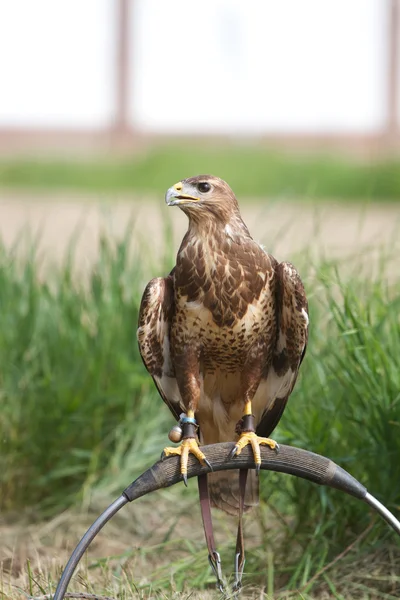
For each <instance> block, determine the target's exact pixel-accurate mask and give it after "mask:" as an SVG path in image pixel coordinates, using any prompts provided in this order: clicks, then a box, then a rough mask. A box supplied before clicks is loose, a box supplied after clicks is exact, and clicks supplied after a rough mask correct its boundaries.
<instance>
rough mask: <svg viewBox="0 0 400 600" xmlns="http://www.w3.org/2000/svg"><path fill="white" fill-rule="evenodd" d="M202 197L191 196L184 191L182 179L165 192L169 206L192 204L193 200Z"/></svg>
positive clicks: (195, 200)
mask: <svg viewBox="0 0 400 600" xmlns="http://www.w3.org/2000/svg"><path fill="white" fill-rule="evenodd" d="M199 200H200V198H198V197H197V196H191V195H190V194H185V193H184V192H183V184H182V182H181V181H179V182H178V183H176V184H175V185H173V186H172V187H170V188H169V189H168V190H167V193H166V194H165V202H166V203H167V204H168V206H176V205H179V204H190V203H192V202H198V201H199Z"/></svg>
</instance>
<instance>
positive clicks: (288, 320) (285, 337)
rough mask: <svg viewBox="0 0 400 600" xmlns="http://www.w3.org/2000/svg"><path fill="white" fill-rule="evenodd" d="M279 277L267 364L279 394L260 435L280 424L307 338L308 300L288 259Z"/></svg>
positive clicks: (280, 267)
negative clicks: (273, 334) (274, 326)
mask: <svg viewBox="0 0 400 600" xmlns="http://www.w3.org/2000/svg"><path fill="white" fill-rule="evenodd" d="M275 274H276V277H277V288H276V319H277V340H276V345H275V350H274V353H273V356H272V361H271V363H270V364H269V365H266V379H267V382H268V383H269V382H272V381H273V385H274V387H275V389H276V397H275V399H274V400H273V401H272V402H271V403H270V404H269V406H268V407H267V409H266V410H265V411H264V413H263V414H262V416H261V419H260V422H259V424H258V426H257V434H258V435H261V436H265V437H268V436H269V435H270V434H271V433H272V431H273V430H274V429H275V427H276V426H277V424H278V422H279V420H280V418H281V416H282V414H283V411H284V410H285V406H286V403H287V401H288V398H289V396H290V394H291V392H292V390H293V387H294V384H295V383H296V379H297V375H298V372H299V368H300V364H301V362H302V360H303V358H304V355H305V352H306V348H307V341H308V321H309V319H308V303H307V298H306V294H305V291H304V286H303V283H302V281H301V279H300V276H299V274H298V272H297V271H296V269H295V267H294V266H293V265H292V264H291V263H289V262H282V263H279V264H278V265H277V266H276V267H275Z"/></svg>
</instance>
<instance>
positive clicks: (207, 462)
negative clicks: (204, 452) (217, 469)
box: [203, 458, 214, 471]
mask: <svg viewBox="0 0 400 600" xmlns="http://www.w3.org/2000/svg"><path fill="white" fill-rule="evenodd" d="M203 460H204V462H205V463H206V465H207V467H208V468H209V469H210V471H213V470H214V469H213V468H212V464H211V463H210V461H209V460H208V459H207V458H203Z"/></svg>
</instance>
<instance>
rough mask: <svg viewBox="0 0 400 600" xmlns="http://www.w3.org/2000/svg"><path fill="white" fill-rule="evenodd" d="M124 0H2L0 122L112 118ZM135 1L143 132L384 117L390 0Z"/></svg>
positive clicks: (334, 126)
mask: <svg viewBox="0 0 400 600" xmlns="http://www.w3.org/2000/svg"><path fill="white" fill-rule="evenodd" d="M116 4H117V3H116V2H115V0H34V1H32V0H12V1H11V0H0V126H4V125H6V126H21V127H23V126H36V127H53V126H55V127H57V126H64V127H65V126H70V127H88V128H89V127H96V126H102V125H107V124H108V123H110V121H111V120H112V119H113V114H114V101H115V97H114V82H115V72H114V67H115V63H114V60H115V55H114V52H115V40H114V35H115V18H116V15H115V8H116ZM133 7H134V10H133V11H132V19H131V23H130V27H131V32H132V36H133V37H132V39H133V41H134V43H133V44H132V46H131V47H132V72H133V74H134V77H131V102H130V115H131V120H132V122H134V124H135V126H136V127H139V128H140V129H142V130H144V131H163V132H171V133H174V132H175V133H179V132H213V131H214V132H223V133H231V134H238V133H246V134H256V135H257V134H263V133H267V132H303V131H305V132H332V131H338V132H345V133H346V132H349V133H351V132H360V131H373V130H375V129H379V128H380V127H381V126H382V124H383V123H384V119H385V74H386V56H385V53H386V49H387V45H386V43H385V37H386V35H387V22H386V19H387V14H388V13H387V7H388V2H387V0H301V1H299V0H246V2H244V1H243V0H201V1H200V0H199V1H197V2H195V1H193V0H192V1H190V0H168V1H167V0H134V3H133ZM399 114H400V106H399Z"/></svg>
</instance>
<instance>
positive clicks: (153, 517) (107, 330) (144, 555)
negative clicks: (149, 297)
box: [0, 0, 400, 600]
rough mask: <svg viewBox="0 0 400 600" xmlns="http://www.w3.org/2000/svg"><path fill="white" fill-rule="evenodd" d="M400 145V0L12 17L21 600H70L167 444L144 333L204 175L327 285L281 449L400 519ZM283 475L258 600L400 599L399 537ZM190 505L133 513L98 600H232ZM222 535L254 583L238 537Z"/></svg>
mask: <svg viewBox="0 0 400 600" xmlns="http://www.w3.org/2000/svg"><path fill="white" fill-rule="evenodd" d="M399 126H400V0H323V1H322V0H302V1H301V2H300V1H299V0H247V1H246V2H243V1H241V0H202V2H194V1H188V0H168V1H166V0H84V1H82V0H35V1H34V2H32V0H13V1H12V2H10V1H7V0H0V444H1V447H0V539H1V543H0V572H1V574H2V575H1V582H2V583H1V586H0V587H1V590H0V595H2V596H3V595H4V598H6V599H7V600H10V599H11V600H15V599H16V598H21V597H24V598H26V597H30V598H31V597H32V596H38V595H41V596H42V595H43V594H48V593H51V592H52V591H54V588H55V585H56V583H57V580H58V577H59V574H60V569H61V566H62V565H63V564H65V561H66V560H67V558H68V555H69V553H70V551H71V550H72V548H73V547H74V545H75V544H76V542H77V541H78V540H79V538H80V537H81V535H82V534H83V532H84V530H85V527H87V526H88V525H89V524H90V522H91V521H92V520H93V519H94V517H95V516H97V515H98V514H99V513H100V512H101V511H102V510H103V509H104V507H105V506H106V505H107V504H108V503H109V502H110V501H111V500H113V499H114V497H116V496H118V495H119V494H120V492H121V490H122V489H124V487H126V485H128V484H129V483H130V481H131V480H132V479H134V477H136V476H138V475H139V474H140V473H141V472H143V470H144V469H145V468H147V467H148V466H150V465H151V464H153V462H154V461H155V460H156V459H157V458H158V456H159V454H160V451H161V449H162V448H163V447H164V445H165V444H166V442H167V432H168V430H169V429H170V427H171V426H172V417H171V415H170V413H169V412H168V410H167V408H166V407H164V405H163V403H162V401H161V399H160V398H159V396H158V395H157V392H156V390H155V388H154V385H153V382H152V381H151V378H150V377H149V376H148V374H147V373H146V371H145V369H144V367H143V365H142V362H141V359H140V356H139V353H138V349H137V345H136V336H135V331H136V323H137V317H138V309H139V304H140V300H141V295H142V292H143V289H144V286H145V285H146V283H147V282H148V281H149V279H150V278H152V277H154V276H159V275H165V274H166V273H167V272H169V270H170V269H171V267H172V266H173V264H174V260H175V254H176V250H177V247H178V244H179V242H180V240H181V238H182V235H183V233H184V231H185V229H186V227H187V220H186V217H185V215H184V214H183V213H182V212H181V211H179V210H178V209H169V208H167V207H166V206H165V204H164V193H165V190H166V189H167V188H168V187H170V186H171V185H173V184H174V183H175V182H177V181H179V180H181V179H182V178H185V177H190V176H193V175H196V174H201V173H212V174H214V175H218V176H220V177H222V178H223V179H226V180H227V181H228V183H229V184H230V185H231V186H232V188H233V190H234V191H235V192H236V193H237V196H238V199H239V203H240V206H241V211H242V214H243V217H244V220H245V221H246V223H247V225H248V226H249V229H250V231H251V233H252V235H253V237H254V238H255V239H257V240H258V241H260V242H262V243H263V244H264V245H265V247H266V249H267V250H268V251H271V252H273V253H274V255H275V256H276V257H277V258H278V259H279V260H290V261H293V262H294V263H295V264H296V266H297V267H298V269H299V271H300V273H301V276H302V278H303V281H304V283H305V288H306V290H307V294H308V298H309V302H310V315H311V321H310V323H311V326H310V342H309V348H308V350H307V356H306V358H305V360H304V363H303V365H302V369H301V375H300V377H299V381H298V383H297V384H296V388H295V390H294V392H293V396H292V397H291V399H290V402H289V405H288V408H287V410H286V411H285V414H284V415H283V418H282V420H281V422H280V424H279V427H278V428H277V431H276V432H275V433H276V435H275V433H274V437H276V438H277V439H278V441H280V442H282V443H285V442H286V443H289V444H293V445H297V446H300V447H303V448H307V449H310V450H313V451H315V452H318V453H321V454H323V455H325V456H328V457H330V458H332V459H333V460H335V461H336V462H337V463H338V464H339V465H341V466H342V467H344V468H346V469H348V470H349V471H350V472H351V473H352V474H353V475H354V476H356V477H357V478H359V479H360V480H361V481H362V483H364V484H366V485H368V488H369V491H371V493H372V494H374V495H376V496H377V497H378V498H379V499H380V500H381V501H382V502H384V503H385V504H386V505H387V506H388V507H389V508H390V510H392V511H393V512H394V513H395V514H396V515H397V516H398V515H399V512H400V492H399V488H398V485H396V482H398V481H399V480H400V462H399V460H398V457H399V455H400V436H399V435H398V433H399V424H400V397H399V389H400V365H399V358H398V357H399V356H400V321H399V316H398V315H399V310H400V279H399V273H400V264H399V255H400V235H399V226H400V204H399V201H400V156H399V154H400V127H399ZM264 475H265V476H264V477H263V478H262V481H261V491H262V494H261V503H260V507H259V509H258V510H256V511H253V513H252V514H251V515H249V517H248V518H247V519H246V537H247V540H248V555H247V563H246V573H245V585H246V589H245V592H246V594H247V595H246V597H248V598H257V599H261V598H265V599H267V598H268V599H269V600H272V599H273V598H276V599H278V598H279V600H282V599H283V598H285V599H289V598H293V599H294V598H298V597H301V598H305V599H307V600H311V599H314V598H317V599H319V600H324V599H325V598H333V597H334V598H338V599H343V598H345V599H346V600H347V599H348V598H350V597H351V598H355V599H357V598H360V600H361V599H362V600H367V599H368V600H373V599H374V600H375V599H382V600H383V599H385V600H395V599H396V598H398V597H399V596H400V578H399V576H398V573H399V569H400V546H399V543H398V541H397V540H396V539H395V538H394V534H392V532H390V531H388V529H387V527H386V525H385V524H384V523H382V522H381V521H379V520H376V519H375V520H374V518H373V517H372V516H371V514H370V513H369V512H368V511H367V510H366V509H365V507H364V506H363V505H361V503H359V502H358V501H356V500H354V499H349V498H346V497H343V495H341V494H339V493H336V492H335V491H333V490H326V489H325V488H317V487H316V486H311V484H309V483H308V482H305V481H300V480H296V479H295V478H290V477H287V476H283V475H282V476H280V475H274V474H268V475H267V474H264ZM181 488H182V486H180V485H178V486H175V487H174V488H173V489H169V490H163V491H161V492H159V493H157V494H152V495H151V496H149V497H146V498H145V499H143V501H142V500H139V501H138V502H137V503H135V506H134V507H133V509H132V507H127V508H126V509H125V512H124V514H123V515H120V516H119V517H118V518H116V519H115V520H114V519H113V521H112V524H110V525H109V526H108V528H107V529H106V530H105V531H104V533H103V534H102V535H101V536H100V537H99V538H98V539H96V542H95V544H94V545H93V547H91V549H90V551H89V554H88V558H87V562H86V563H85V565H84V566H83V567H82V569H81V570H80V571H79V573H78V574H77V576H76V578H75V580H74V582H73V586H72V589H73V590H75V591H78V592H81V591H82V586H83V588H84V589H85V590H87V591H89V592H90V591H91V592H93V593H102V594H104V595H106V596H110V595H111V596H113V597H118V598H120V599H121V600H125V598H126V599H128V598H129V599H130V598H140V599H141V600H144V599H147V598H160V597H161V598H166V597H171V598H174V599H175V600H177V599H179V598H182V599H183V598H188V597H189V596H190V597H191V598H193V600H195V599H196V598H202V599H203V600H204V599H205V598H208V597H210V598H211V597H212V593H211V592H210V596H208V595H207V594H208V592H207V591H205V590H207V589H208V588H210V589H212V588H213V578H212V574H211V573H210V569H209V568H208V563H207V556H206V551H205V547H204V540H203V532H202V529H201V525H200V514H199V509H198V501H197V498H196V489H195V488H196V486H195V485H194V482H191V484H190V485H189V488H188V490H182V489H181ZM215 520H216V525H217V534H218V539H219V540H221V546H220V548H219V549H220V550H221V553H222V555H223V562H224V563H225V565H231V563H232V556H233V552H234V546H235V538H234V532H235V527H236V525H235V523H233V522H232V521H229V519H228V518H227V517H226V518H225V516H224V515H218V514H216V515H215ZM225 556H226V559H225ZM229 568H230V567H229V566H226V569H227V572H228V575H229ZM189 574H190V580H189ZM194 590H196V592H195V593H193V591H194ZM198 590H201V591H200V592H199V595H197V591H198ZM299 590H300V591H299Z"/></svg>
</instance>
